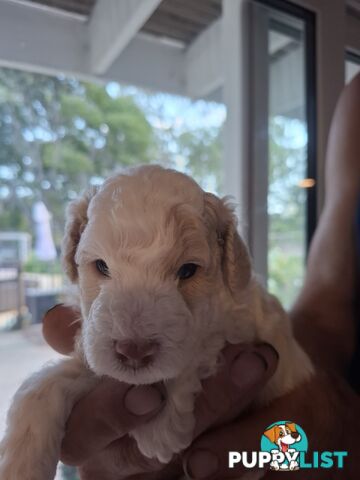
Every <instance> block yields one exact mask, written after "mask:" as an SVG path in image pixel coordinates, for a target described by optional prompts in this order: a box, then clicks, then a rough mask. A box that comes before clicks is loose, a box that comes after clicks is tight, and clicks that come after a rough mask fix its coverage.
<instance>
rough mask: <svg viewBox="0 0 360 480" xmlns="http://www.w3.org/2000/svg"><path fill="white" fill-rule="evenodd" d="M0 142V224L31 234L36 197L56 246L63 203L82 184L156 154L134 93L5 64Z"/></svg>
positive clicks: (0, 87) (1, 80)
mask: <svg viewBox="0 0 360 480" xmlns="http://www.w3.org/2000/svg"><path fill="white" fill-rule="evenodd" d="M0 144H1V146H2V148H1V149H0V225H1V227H2V229H10V228H12V229H13V228H19V229H20V228H21V229H25V230H27V231H30V230H31V227H32V225H31V220H30V219H31V208H32V205H33V203H34V202H35V201H36V200H42V201H43V202H44V203H45V205H46V206H47V208H48V210H49V211H50V212H51V213H52V215H53V230H54V234H55V240H56V243H57V244H59V241H60V238H61V236H62V231H63V223H64V208H65V205H66V204H67V203H68V201H69V200H71V199H73V198H74V197H75V196H76V195H77V194H78V193H79V192H80V191H81V190H83V189H85V188H86V187H87V186H88V185H89V181H90V182H93V183H94V182H98V183H100V182H101V181H102V179H103V177H104V176H107V175H108V174H109V173H110V172H113V171H114V170H116V169H118V168H121V167H124V166H126V165H131V164H136V163H148V162H150V160H151V159H152V158H155V157H156V143H155V141H154V133H153V129H152V127H151V125H150V124H149V122H148V121H147V119H146V116H145V114H144V113H143V112H142V111H141V109H140V108H139V107H138V106H137V105H136V103H135V101H134V99H133V98H130V97H119V98H111V97H110V96H109V94H108V93H107V91H106V89H105V87H104V86H102V85H95V84H88V83H81V82H78V81H76V80H74V79H69V78H64V77H47V76H42V75H35V74H31V73H27V72H19V71H14V70H8V69H0ZM5 212H6V213H5Z"/></svg>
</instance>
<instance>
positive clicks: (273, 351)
mask: <svg viewBox="0 0 360 480" xmlns="http://www.w3.org/2000/svg"><path fill="white" fill-rule="evenodd" d="M256 348H257V350H264V349H267V350H268V351H270V352H271V354H273V355H274V356H275V357H276V358H277V359H278V360H279V358H280V355H279V352H278V351H277V350H276V349H275V348H274V347H273V346H272V345H270V343H259V344H258V345H256ZM262 357H263V359H264V361H265V362H266V361H267V360H266V358H265V357H264V356H262Z"/></svg>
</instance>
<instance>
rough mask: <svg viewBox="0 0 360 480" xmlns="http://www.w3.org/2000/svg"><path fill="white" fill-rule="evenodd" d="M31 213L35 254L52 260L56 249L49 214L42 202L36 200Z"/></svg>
mask: <svg viewBox="0 0 360 480" xmlns="http://www.w3.org/2000/svg"><path fill="white" fill-rule="evenodd" d="M32 213H33V220H34V223H35V255H36V257H37V258H38V259H39V260H43V261H45V262H47V261H50V260H54V259H55V258H56V249H55V245H54V240H53V236H52V233H51V226H50V220H51V214H50V213H49V211H48V209H47V208H46V206H45V204H44V203H43V202H36V203H35V204H34V206H33V212H32Z"/></svg>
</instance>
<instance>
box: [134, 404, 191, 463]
mask: <svg viewBox="0 0 360 480" xmlns="http://www.w3.org/2000/svg"><path fill="white" fill-rule="evenodd" d="M170 410H171V409H165V411H164V412H163V413H162V414H160V415H159V417H157V418H156V419H155V420H153V421H152V422H150V423H147V424H145V425H142V426H141V427H138V428H136V430H134V431H133V432H132V433H131V435H132V436H133V437H134V438H135V440H136V442H137V445H138V447H139V450H140V451H141V453H142V454H143V455H145V456H146V457H148V458H156V459H157V460H159V461H160V462H161V463H169V462H170V460H171V459H172V457H173V455H174V454H175V453H179V452H181V451H183V450H184V449H185V448H187V447H188V446H189V445H190V443H191V441H192V438H193V430H194V425H195V419H194V415H193V413H182V414H180V413H179V412H177V411H175V410H172V411H170Z"/></svg>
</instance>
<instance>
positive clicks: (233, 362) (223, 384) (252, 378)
mask: <svg viewBox="0 0 360 480" xmlns="http://www.w3.org/2000/svg"><path fill="white" fill-rule="evenodd" d="M278 358H279V357H278V354H277V352H276V350H275V349H274V348H273V347H272V346H271V345H268V344H259V345H255V346H251V345H228V346H227V347H226V348H225V350H224V351H223V364H222V366H221V368H220V369H219V371H218V372H217V374H216V375H215V376H213V377H210V378H208V379H206V380H205V381H204V382H203V391H202V393H201V394H200V395H199V397H198V398H197V400H196V404H195V417H196V427H195V436H197V435H199V434H200V433H201V432H204V431H205V430H207V429H208V428H209V427H211V426H214V425H216V424H217V423H218V422H220V421H221V423H224V421H230V420H231V419H232V418H236V417H237V416H238V415H239V414H240V413H241V412H242V411H243V410H244V409H245V408H246V407H248V406H249V404H250V403H251V402H252V401H253V400H254V398H255V397H256V396H257V395H258V393H259V392H260V390H261V389H262V388H263V387H264V385H265V384H266V382H267V381H268V380H269V379H270V378H271V377H272V375H273V374H274V373H275V371H276V368H277V364H278Z"/></svg>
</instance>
